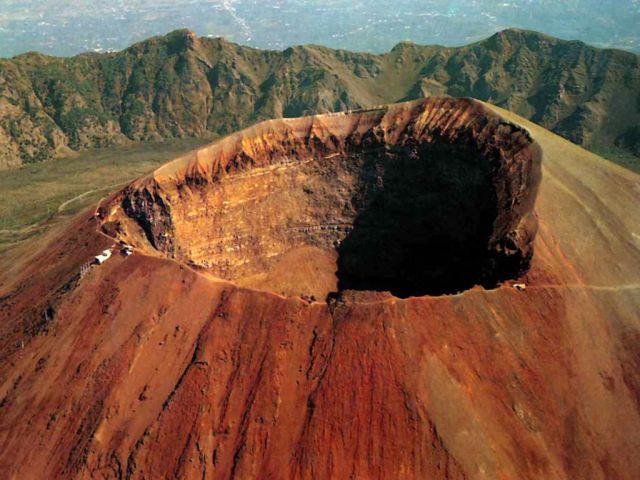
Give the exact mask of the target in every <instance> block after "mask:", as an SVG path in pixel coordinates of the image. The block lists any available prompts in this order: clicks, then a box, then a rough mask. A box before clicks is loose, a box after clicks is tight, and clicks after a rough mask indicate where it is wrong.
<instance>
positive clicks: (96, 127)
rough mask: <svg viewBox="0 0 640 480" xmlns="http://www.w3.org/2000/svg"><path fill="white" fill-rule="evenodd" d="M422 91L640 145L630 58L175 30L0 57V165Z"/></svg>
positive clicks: (513, 35) (550, 46)
mask: <svg viewBox="0 0 640 480" xmlns="http://www.w3.org/2000/svg"><path fill="white" fill-rule="evenodd" d="M432 95H451V96H469V97H474V98H478V99H480V100H484V101H488V102H490V103H493V104H495V105H498V106H500V107H503V108H506V109H507V110H510V111H513V112H514V113H517V114H519V115H521V116H523V117H525V118H528V119H531V120H533V121H534V122H536V123H538V124H540V125H542V126H543V127H546V128H548V129H550V130H552V131H554V132H555V133H558V134H560V135H562V136H564V137H565V138H567V139H569V140H571V141H573V142H575V143H578V144H580V145H583V146H586V147H591V146H594V145H598V146H602V147H603V148H614V147H615V146H617V147H619V148H623V149H625V151H629V152H634V153H635V154H636V155H638V154H639V152H640V148H639V147H638V145H640V143H639V140H638V139H639V138H640V137H639V135H638V130H637V125H640V57H639V56H638V55H635V54H633V53H628V52H623V51H617V50H601V49H598V48H594V47H590V46H588V45H586V44H584V43H582V42H576V41H563V40H559V39H556V38H552V37H548V36H546V35H542V34H539V33H536V32H530V31H523V30H515V29H511V30H505V31H503V32H500V33H497V34H495V35H493V36H492V37H490V38H488V39H486V40H483V41H480V42H477V43H474V44H471V45H467V46H465V47H459V48H447V47H440V46H421V45H415V44H412V43H408V42H403V43H400V44H398V45H397V46H396V47H394V48H393V49H392V50H391V51H390V52H389V53H386V54H382V55H373V54H367V53H352V52H346V51H342V50H332V49H330V48H325V47H319V46H313V45H311V46H303V47H293V48H288V49H286V50H285V51H283V52H277V51H265V50H256V49H252V48H249V47H242V46H239V45H235V44H233V43H230V42H227V41H225V40H223V39H211V38H197V37H196V36H195V35H194V34H193V33H192V32H189V31H187V30H179V31H176V32H173V33H171V34H169V35H166V36H164V37H154V38H151V39H149V40H146V41H144V42H142V43H138V44H136V45H133V46H132V47H130V48H128V49H126V50H124V51H122V52H119V53H115V54H114V53H110V54H85V55H80V56H77V57H73V58H66V59H61V58H54V57H47V56H44V55H39V54H26V55H21V56H19V57H16V58H14V59H12V60H0V139H2V140H3V141H2V142H0V168H2V167H3V166H4V167H8V166H14V165H17V164H20V163H25V162H35V161H40V160H47V159H50V158H55V157H57V156H59V155H60V152H64V151H65V149H66V148H67V147H69V148H72V149H74V150H83V149H88V148H95V147H103V146H110V145H117V144H122V143H126V142H128V141H129V140H134V141H157V140H160V139H172V138H187V137H194V138H195V137H205V136H207V135H212V134H214V135H221V134H224V133H228V132H230V131H233V130H237V129H238V128H242V127H245V126H248V125H250V124H252V123H255V122H257V121H260V120H263V119H266V118H274V117H282V116H288V117H292V116H299V115H306V114H314V113H323V112H329V111H337V110H347V109H359V108H368V107H371V106H374V105H380V104H384V103H394V102H399V101H403V100H410V99H414V98H420V97H424V96H432ZM611 158H613V159H614V160H616V161H620V162H623V164H625V165H627V164H629V161H628V160H629V158H626V157H625V158H626V159H625V158H623V157H621V156H619V155H617V154H616V155H613V156H612V157H611ZM624 162H626V163H624ZM631 163H633V162H631Z"/></svg>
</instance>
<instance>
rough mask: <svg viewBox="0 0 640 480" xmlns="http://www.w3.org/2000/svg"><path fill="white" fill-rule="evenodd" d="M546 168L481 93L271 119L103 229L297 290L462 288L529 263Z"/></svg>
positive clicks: (166, 181)
mask: <svg viewBox="0 0 640 480" xmlns="http://www.w3.org/2000/svg"><path fill="white" fill-rule="evenodd" d="M540 162H541V152H540V149H539V148H538V146H537V144H536V143H535V142H534V141H533V140H532V139H531V137H530V136H529V134H528V133H527V132H526V131H525V130H523V129H522V128H520V127H518V126H515V125H513V124H511V123H509V122H507V121H505V120H503V119H502V118H500V117H499V116H498V115H496V114H494V113H492V112H490V111H489V110H487V109H486V108H485V107H484V106H483V105H482V104H481V103H479V102H477V101H475V100H471V99H451V98H430V99H425V100H420V101H416V102H409V103H403V104H397V105H391V106H386V107H381V108H377V109H372V110H366V111H359V112H348V113H340V114H329V115H318V116H314V117H304V118H299V119H282V120H271V121H266V122H263V123H260V124H258V125H256V126H254V127H252V128H249V129H247V130H244V131H241V132H238V133H236V134H234V135H231V136H229V137H226V138H224V139H222V140H220V141H218V142H216V143H214V144H212V145H210V146H207V147H205V148H202V149H200V150H197V151H195V152H193V153H191V154H189V155H187V156H185V157H182V158H179V159H177V160H175V161H173V162H170V163H168V164H167V165H165V166H163V167H162V168H160V169H158V170H157V171H156V172H154V173H153V174H152V175H150V176H148V177H145V178H142V179H140V180H138V181H136V182H134V183H132V184H131V185H130V186H128V187H127V188H125V189H124V190H123V191H122V192H121V193H120V194H119V195H117V196H116V197H115V198H114V199H113V200H112V202H111V203H110V204H109V205H105V206H103V207H102V216H103V218H104V222H103V229H104V231H105V232H107V233H109V234H110V235H113V236H114V237H116V238H118V239H119V240H122V241H123V242H126V243H128V244H132V245H134V246H135V247H137V248H138V249H141V250H144V251H147V252H149V253H156V254H157V253H159V254H162V255H165V256H167V257H170V258H173V259H176V260H178V261H180V262H184V263H186V264H189V265H191V266H192V267H195V268H198V269H200V270H202V271H203V272H206V273H209V274H211V275H212V276H215V277H220V278H223V279H227V280H231V281H234V282H237V283H238V284H240V285H244V286H248V287H252V288H259V289H267V290H272V291H274V292H277V293H281V294H284V295H296V296H297V295H308V296H310V297H311V296H313V297H316V298H323V297H325V296H326V295H327V294H329V293H331V292H336V291H341V290H374V291H389V292H391V293H392V294H394V295H396V296H399V297H408V296H418V295H440V294H447V293H456V292H460V291H462V290H465V289H468V288H471V287H473V286H474V285H483V286H485V287H492V286H495V285H496V284H498V283H499V282H502V281H504V280H508V279H513V278H517V277H518V276H519V275H521V274H522V273H523V272H525V271H526V270H527V269H528V267H529V263H530V260H531V257H532V254H533V250H532V248H533V247H532V246H533V239H534V237H535V234H536V229H537V221H536V217H535V214H534V211H533V208H534V201H535V197H536V194H537V189H538V185H539V182H540Z"/></svg>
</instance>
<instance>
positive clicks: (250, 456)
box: [0, 99, 640, 479]
mask: <svg viewBox="0 0 640 480" xmlns="http://www.w3.org/2000/svg"><path fill="white" fill-rule="evenodd" d="M505 119H506V120H505ZM523 127H524V128H525V129H526V131H525V130H523ZM527 131H528V132H529V133H527ZM540 157H542V175H541V176H540ZM536 194H537V200H536ZM534 201H535V211H534ZM639 203H640V176H639V175H637V174H634V173H632V172H630V171H627V170H624V169H622V168H620V167H617V166H615V165H613V164H611V163H609V162H606V161H604V160H602V159H601V158H599V157H597V156H595V155H592V154H590V153H588V152H586V151H585V150H582V149H581V148H580V147H577V146H575V145H572V144H570V143H569V142H567V141H566V140H563V139H561V138H560V137H557V136H555V135H554V134H551V133H549V132H548V131H546V130H544V129H542V128H540V127H537V126H535V125H534V124H531V123H528V122H526V121H525V120H522V119H521V118H519V117H516V116H514V115H512V114H509V113H507V112H504V111H501V110H500V111H498V109H496V108H494V107H490V106H487V105H484V104H482V103H480V102H476V101H473V100H464V99H461V100H453V99H427V100H424V101H420V102H413V103H409V104H399V105H395V106H390V107H385V108H381V109H375V110H371V111H365V112H354V113H346V114H334V115H329V116H319V117H308V118H303V119H299V120H278V121H273V122H266V123H263V124H260V125H257V126H256V127H253V128H251V129H249V130H246V131H244V132H241V133H239V134H235V135H232V136H230V137H227V138H226V139H223V140H221V141H220V142H217V143H215V144H213V145H211V146H208V147H205V148H204V149H201V150H198V151H197V152H195V153H193V154H190V155H187V156H185V157H183V158H181V159H178V160H176V161H174V162H172V163H169V164H167V165H166V166H164V167H162V168H160V169H159V170H157V171H156V172H155V173H154V174H152V175H150V176H148V177H145V178H142V179H140V180H138V181H136V182H133V183H132V184H131V185H130V186H128V187H126V188H125V189H124V190H122V191H121V192H120V193H118V194H116V195H114V196H113V197H111V198H110V199H108V200H105V201H103V202H101V205H100V207H99V208H98V214H97V215H94V211H91V212H87V213H84V214H82V215H79V216H78V217H77V218H76V219H75V221H74V223H73V224H72V225H70V226H68V227H67V228H66V229H64V230H62V231H60V230H58V231H51V232H49V233H48V234H47V236H46V237H42V238H37V239H34V240H31V241H29V242H25V243H22V244H20V245H19V246H17V247H15V248H14V249H12V250H11V251H9V252H6V253H4V254H3V255H2V256H0V352H1V353H0V471H3V472H4V474H5V475H6V476H7V477H8V478H20V479H22V478H147V479H151V478H442V479H444V478H478V479H501V478H502V479H543V478H544V479H547V478H553V479H635V478H638V477H639V476H640V456H639V455H638V452H639V451H640V373H638V372H640V318H639V315H638V311H639V310H640V309H639V307H640V215H639V214H638V213H637V211H636V209H635V208H634V207H635V206H636V205H638V204H639ZM323 227H324V228H323ZM117 241H123V242H126V243H129V244H132V245H134V247H135V251H134V253H133V255H131V256H128V257H127V256H124V255H121V254H119V253H118V250H116V251H115V254H114V256H113V257H112V258H111V259H109V260H108V261H107V262H106V263H104V264H103V265H101V266H94V267H93V268H91V269H90V270H89V273H88V274H86V275H84V276H83V277H81V276H80V271H81V267H82V265H83V264H85V263H86V262H87V261H89V260H91V259H92V258H93V256H94V255H96V254H98V253H100V252H101V251H102V250H104V249H105V248H108V247H110V246H112V245H113V244H114V243H115V242H117ZM532 255H533V256H532ZM520 282H521V283H524V284H526V289H525V290H524V291H519V290H517V289H515V288H513V287H512V285H513V284H514V283H520ZM389 292H391V293H389ZM311 297H315V299H316V301H313V300H312V298H311Z"/></svg>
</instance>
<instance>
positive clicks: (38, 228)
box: [0, 140, 202, 250]
mask: <svg viewBox="0 0 640 480" xmlns="http://www.w3.org/2000/svg"><path fill="white" fill-rule="evenodd" d="M201 144H202V141H201V140H180V141H173V142H165V143H149V144H138V145H135V146H131V147H114V148H109V149H99V150H92V151H88V152H84V153H83V154H82V155H79V156H77V157H74V158H63V159H59V160H55V161H51V162H43V163H38V164H29V165H25V166H23V167H21V168H18V169H12V170H5V171H0V192H2V202H0V250H4V249H6V248H8V247H9V246H10V245H11V244H13V243H15V242H18V241H20V240H23V239H25V238H28V237H30V236H32V235H34V234H36V233H40V232H42V230H43V229H46V228H47V227H48V226H50V225H51V224H52V222H56V221H59V220H61V219H63V217H66V216H68V215H70V214H73V213H76V212H78V211H80V210H81V209H83V208H86V207H88V206H89V205H92V204H95V203H96V202H97V201H98V200H99V199H100V198H102V197H104V196H106V195H107V194H108V193H110V192H112V191H115V190H116V189H117V188H119V187H122V186H124V185H125V184H126V183H128V182H130V181H131V180H133V179H135V178H137V177H139V176H141V175H144V174H146V173H148V172H151V171H153V170H154V169H155V168H157V167H158V166H159V165H161V164H163V163H165V162H167V161H169V160H171V159H172V158H175V157H178V156H180V155H181V154H182V153H184V152H187V151H189V150H192V149H194V148H196V147H198V146H199V145H201Z"/></svg>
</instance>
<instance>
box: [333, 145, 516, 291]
mask: <svg viewBox="0 0 640 480" xmlns="http://www.w3.org/2000/svg"><path fill="white" fill-rule="evenodd" d="M494 163H495V162H492V161H491V159H488V158H485V157H483V155H482V154H481V153H480V152H479V151H478V150H477V148H476V147H475V146H474V145H472V144H464V143H463V144H441V143H428V144H427V143H423V144H420V145H413V146H403V147H394V148H393V149H389V148H387V149H382V148H381V149H380V151H379V152H378V153H371V154H367V155H366V156H365V158H364V159H363V165H362V168H361V171H360V182H359V185H360V187H359V192H358V194H357V195H356V197H355V198H354V200H353V201H354V202H358V205H356V209H357V211H358V215H357V217H356V219H355V221H354V224H353V229H352V230H351V232H350V233H349V234H348V235H347V236H346V238H345V239H344V240H343V241H342V242H341V244H340V246H339V247H338V253H339V258H338V271H337V277H338V290H339V291H342V290H374V291H389V292H391V293H392V294H393V295H395V296H397V297H401V298H406V297H410V296H423V295H443V294H452V293H458V292H460V291H463V290H467V289H469V288H471V287H473V286H475V285H478V284H480V285H483V286H485V287H493V286H495V285H496V283H497V282H499V281H502V280H506V279H508V278H515V277H516V276H517V275H518V273H519V271H520V269H521V263H520V262H513V261H512V262H506V263H505V262H501V261H500V260H499V259H496V258H493V257H491V254H490V252H489V249H488V243H489V238H490V235H491V232H492V230H493V223H494V220H495V219H496V215H497V211H496V192H495V188H494V186H493V183H492V179H493V177H494V175H495V174H496V172H495V171H494V168H495V167H494Z"/></svg>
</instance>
